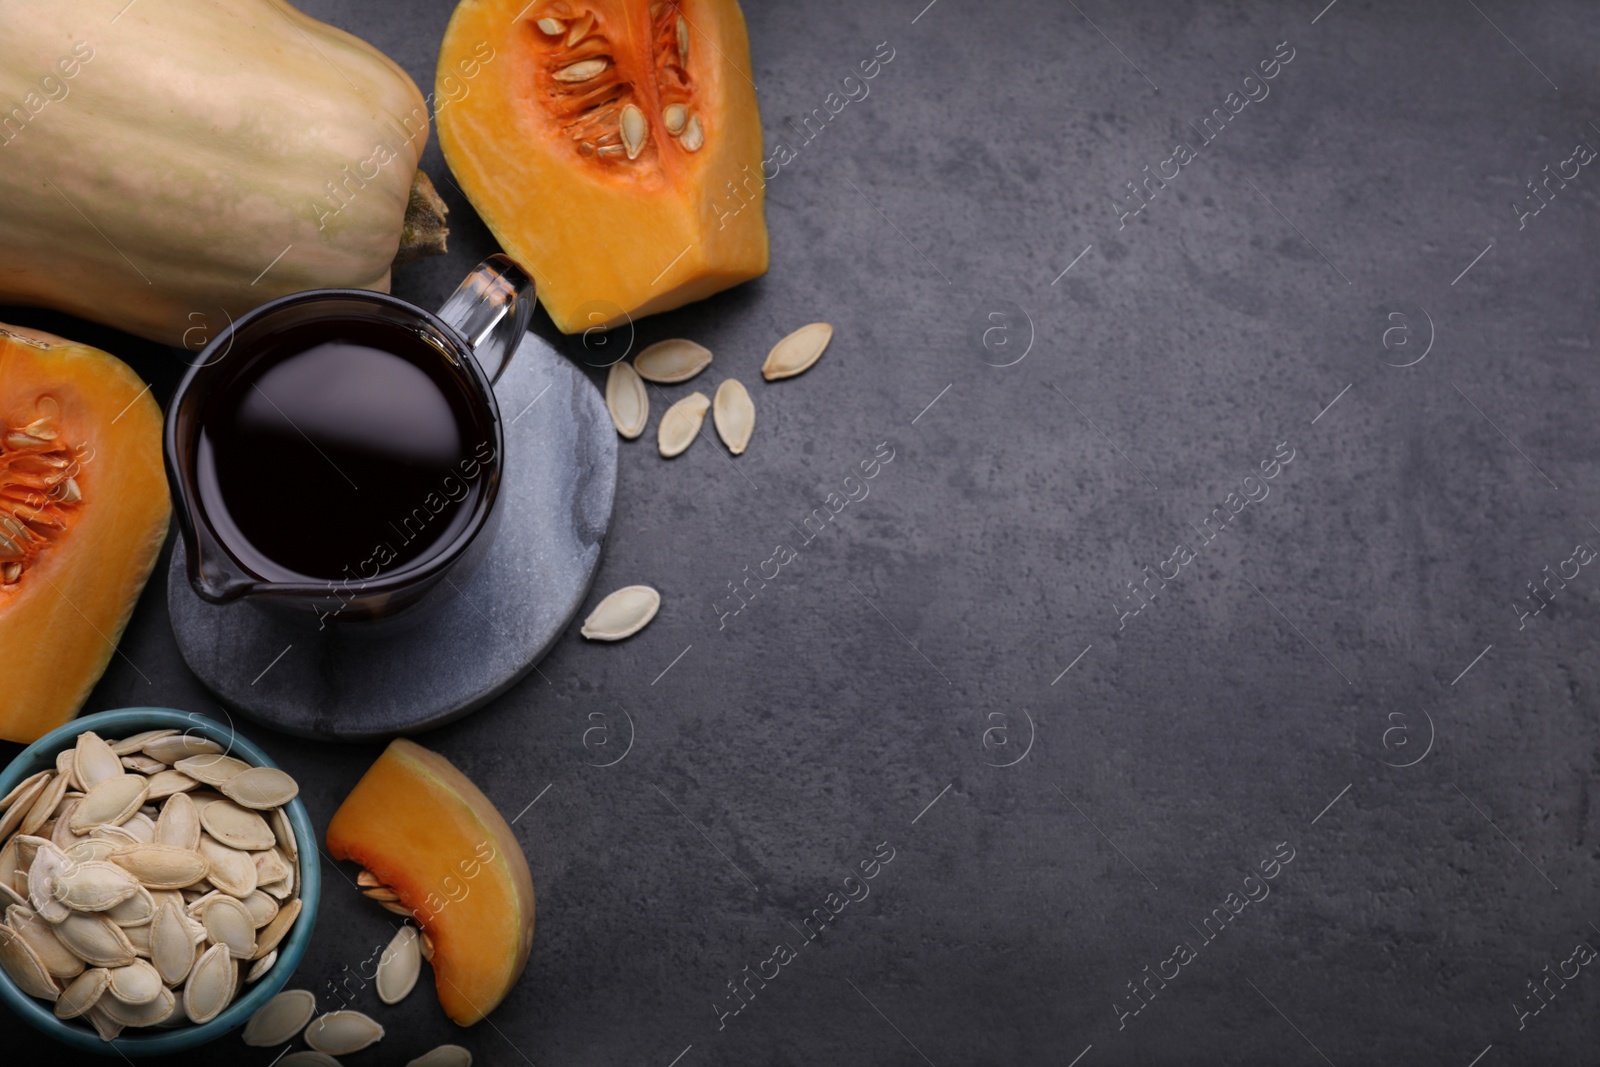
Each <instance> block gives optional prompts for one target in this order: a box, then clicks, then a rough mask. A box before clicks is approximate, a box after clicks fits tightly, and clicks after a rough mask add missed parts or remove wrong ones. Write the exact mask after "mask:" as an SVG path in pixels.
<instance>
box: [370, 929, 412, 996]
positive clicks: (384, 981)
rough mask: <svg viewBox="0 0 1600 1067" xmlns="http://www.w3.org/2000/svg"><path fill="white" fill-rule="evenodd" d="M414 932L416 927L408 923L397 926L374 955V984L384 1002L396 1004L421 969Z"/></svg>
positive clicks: (408, 992) (406, 994)
mask: <svg viewBox="0 0 1600 1067" xmlns="http://www.w3.org/2000/svg"><path fill="white" fill-rule="evenodd" d="M417 933H418V930H417V928H416V927H415V926H411V925H410V924H407V925H405V926H402V927H400V929H399V930H396V931H395V935H394V937H393V938H392V939H390V941H389V947H388V948H385V949H384V950H383V955H382V956H380V957H379V958H378V973H377V978H376V983H375V984H376V985H377V987H378V999H379V1000H381V1001H383V1002H384V1003H385V1004H398V1003H400V1002H401V1001H402V1000H404V999H406V997H407V996H408V995H410V993H411V990H412V987H413V986H415V985H416V984H417V976H418V975H420V974H421V973H422V949H421V947H420V946H419V945H418V944H417Z"/></svg>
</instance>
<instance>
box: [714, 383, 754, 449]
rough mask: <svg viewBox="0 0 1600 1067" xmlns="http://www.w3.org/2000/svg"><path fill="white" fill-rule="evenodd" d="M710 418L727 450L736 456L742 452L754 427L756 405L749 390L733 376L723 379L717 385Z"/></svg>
mask: <svg viewBox="0 0 1600 1067" xmlns="http://www.w3.org/2000/svg"><path fill="white" fill-rule="evenodd" d="M711 418H712V421H713V422H715V423H716V427H717V436H718V437H721V438H722V443H723V444H725V445H727V446H728V451H729V452H732V453H733V454H734V455H736V456H737V455H740V454H742V453H743V452H744V450H745V446H746V445H748V444H749V443H750V435H751V434H753V433H754V432H755V429H756V406H755V404H753V403H751V401H750V393H749V391H747V390H746V389H745V387H744V386H743V385H742V384H740V383H739V382H738V381H737V380H735V379H733V378H729V379H728V380H726V381H724V382H723V383H722V384H721V385H719V386H717V398H716V401H715V402H714V403H713V404H712V405H711Z"/></svg>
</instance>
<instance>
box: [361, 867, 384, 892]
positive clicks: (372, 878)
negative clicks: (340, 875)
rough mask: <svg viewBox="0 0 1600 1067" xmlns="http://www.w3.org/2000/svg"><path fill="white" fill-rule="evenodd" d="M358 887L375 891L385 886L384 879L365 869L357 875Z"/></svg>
mask: <svg viewBox="0 0 1600 1067" xmlns="http://www.w3.org/2000/svg"><path fill="white" fill-rule="evenodd" d="M356 885H357V886H358V887H359V888H362V889H374V888H377V887H379V886H381V885H383V879H381V878H379V877H378V876H377V875H375V874H373V873H372V872H371V871H369V870H367V869H366V868H365V867H363V868H361V871H360V873H358V874H357V875H356Z"/></svg>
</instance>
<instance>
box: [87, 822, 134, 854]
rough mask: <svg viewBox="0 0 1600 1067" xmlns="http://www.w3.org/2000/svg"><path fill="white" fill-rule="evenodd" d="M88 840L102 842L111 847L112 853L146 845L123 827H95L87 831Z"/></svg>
mask: <svg viewBox="0 0 1600 1067" xmlns="http://www.w3.org/2000/svg"><path fill="white" fill-rule="evenodd" d="M89 840H91V841H104V842H105V843H106V844H108V845H110V846H111V847H112V850H113V851H114V852H121V851H122V850H123V849H125V848H136V847H138V846H139V845H143V844H148V842H145V841H140V840H139V838H138V835H136V834H135V833H134V832H133V831H132V830H131V829H129V828H127V827H124V826H96V827H95V828H94V829H93V830H90V831H89Z"/></svg>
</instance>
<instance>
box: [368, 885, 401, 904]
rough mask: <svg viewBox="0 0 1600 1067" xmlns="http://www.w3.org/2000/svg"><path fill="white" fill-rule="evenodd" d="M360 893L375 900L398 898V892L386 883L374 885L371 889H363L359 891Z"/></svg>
mask: <svg viewBox="0 0 1600 1067" xmlns="http://www.w3.org/2000/svg"><path fill="white" fill-rule="evenodd" d="M361 895H362V896H364V897H367V898H368V899H370V900H377V901H384V900H399V899H400V894H399V893H396V892H395V891H394V890H393V889H390V888H389V887H388V886H386V885H380V886H374V887H373V888H371V889H363V890H362V891H361Z"/></svg>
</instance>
